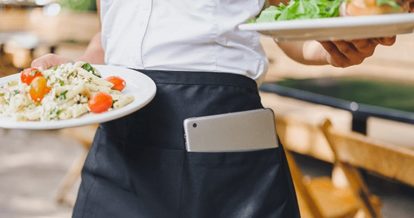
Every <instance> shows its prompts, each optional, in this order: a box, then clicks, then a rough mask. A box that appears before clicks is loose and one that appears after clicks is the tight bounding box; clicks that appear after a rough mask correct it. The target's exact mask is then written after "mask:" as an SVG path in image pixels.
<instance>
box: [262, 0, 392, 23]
mask: <svg viewBox="0 0 414 218" xmlns="http://www.w3.org/2000/svg"><path fill="white" fill-rule="evenodd" d="M378 1H393V0H378ZM342 2H343V0H291V1H290V2H289V4H287V5H284V4H279V5H278V6H270V7H268V8H266V9H265V10H263V11H262V12H261V13H260V15H259V17H258V18H257V19H256V22H257V23H263V22H272V21H281V20H297V19H314V18H328V17H338V16H339V7H340V5H341V3H342Z"/></svg>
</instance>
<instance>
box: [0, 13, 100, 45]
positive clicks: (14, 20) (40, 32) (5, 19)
mask: <svg viewBox="0 0 414 218" xmlns="http://www.w3.org/2000/svg"><path fill="white" fill-rule="evenodd" d="M98 31H99V20H98V15H97V14H96V13H90V12H76V13H75V12H69V11H62V12H60V13H59V14H58V15H57V16H47V15H45V14H44V13H43V11H42V9H40V8H36V9H33V10H21V9H16V10H5V11H1V10H0V32H30V33H33V34H35V35H36V36H38V37H39V38H40V39H41V41H43V42H48V43H60V42H64V41H79V42H85V41H86V42H88V41H89V40H90V39H91V37H92V36H93V35H94V34H95V33H97V32H98Z"/></svg>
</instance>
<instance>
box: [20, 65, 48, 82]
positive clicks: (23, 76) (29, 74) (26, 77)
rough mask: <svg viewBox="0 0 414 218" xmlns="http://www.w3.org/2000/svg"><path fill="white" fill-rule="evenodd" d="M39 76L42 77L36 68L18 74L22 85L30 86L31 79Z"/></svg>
mask: <svg viewBox="0 0 414 218" xmlns="http://www.w3.org/2000/svg"><path fill="white" fill-rule="evenodd" d="M39 76H43V75H42V73H41V72H40V71H39V70H38V69H36V68H26V69H24V70H23V71H22V72H21V73H20V80H21V81H22V83H26V84H27V85H30V83H32V81H33V79H34V78H36V77H39Z"/></svg>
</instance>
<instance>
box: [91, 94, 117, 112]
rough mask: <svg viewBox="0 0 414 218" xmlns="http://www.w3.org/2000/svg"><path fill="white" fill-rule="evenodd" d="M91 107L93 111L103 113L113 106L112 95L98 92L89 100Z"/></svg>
mask: <svg viewBox="0 0 414 218" xmlns="http://www.w3.org/2000/svg"><path fill="white" fill-rule="evenodd" d="M88 106H89V109H90V110H91V111H92V112H93V113H102V112H105V111H107V110H109V108H111V106H112V97H111V96H110V95H109V94H106V93H105V92H98V93H96V94H95V95H94V96H92V98H91V99H90V100H89V102H88Z"/></svg>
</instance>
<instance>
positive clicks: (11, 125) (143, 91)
mask: <svg viewBox="0 0 414 218" xmlns="http://www.w3.org/2000/svg"><path fill="white" fill-rule="evenodd" d="M93 67H94V68H95V69H96V70H97V71H99V73H100V75H101V76H102V77H103V78H106V77H114V76H115V77H121V78H122V79H123V80H124V81H125V84H126V85H125V88H124V89H123V91H122V94H123V95H125V96H130V97H131V99H133V100H132V101H131V102H130V103H128V104H126V105H125V106H122V107H120V108H116V109H113V110H108V111H105V112H102V113H86V114H84V115H82V116H79V117H77V118H70V119H62V120H39V121H19V120H16V119H13V118H12V117H7V116H0V128H6V129H32V130H46V129H61V128H69V127H76V126H84V125H90V124H97V123H103V122H107V121H111V120H115V119H118V118H121V117H124V116H127V115H129V114H131V113H133V112H135V111H137V110H139V109H141V108H142V107H144V106H145V105H147V104H148V103H149V102H150V101H151V100H152V99H153V98H154V96H155V93H156V85H155V83H154V81H153V80H152V79H151V78H149V77H148V76H146V75H145V74H143V73H140V72H138V71H135V70H131V69H127V68H124V67H118V66H108V65H93ZM20 77H21V75H20V74H14V75H11V76H7V77H3V78H0V87H1V86H2V85H5V84H7V83H9V82H12V81H19V80H20Z"/></svg>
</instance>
